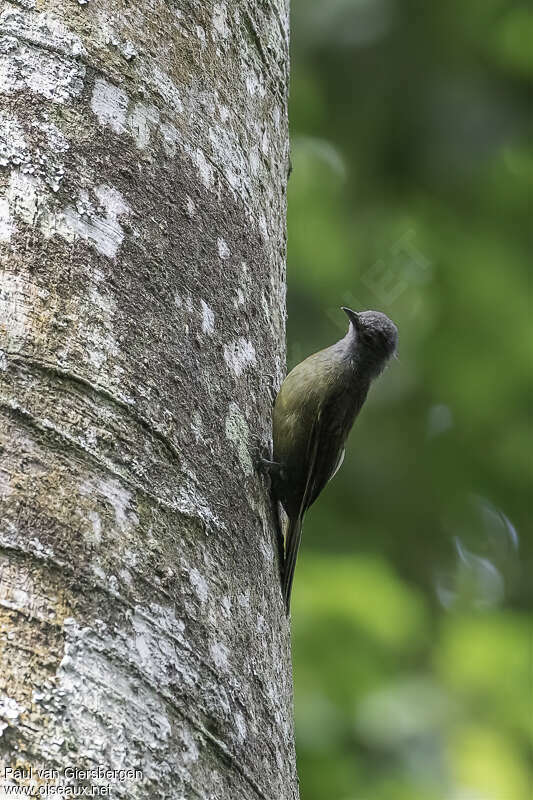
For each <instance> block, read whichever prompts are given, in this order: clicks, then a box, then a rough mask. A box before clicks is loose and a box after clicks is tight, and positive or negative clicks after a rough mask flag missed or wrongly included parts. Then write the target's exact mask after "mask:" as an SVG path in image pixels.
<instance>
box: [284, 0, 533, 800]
mask: <svg viewBox="0 0 533 800" xmlns="http://www.w3.org/2000/svg"><path fill="white" fill-rule="evenodd" d="M532 75H533V18H532V16H531V11H530V6H529V4H526V3H512V2H498V0H483V2H481V0H461V2H458V0H451V1H450V2H447V3H438V2H427V1H426V2H410V0H401V1H400V0H398V2H396V3H395V2H393V0H293V2H292V86H291V101H290V118H291V139H292V161H293V173H292V176H291V178H290V181H289V218H288V219H289V221H288V226H289V228H288V229H289V248H288V367H289V368H290V367H292V366H294V364H296V363H297V362H298V361H300V360H302V358H304V357H305V356H307V355H309V354H310V353H311V352H314V351H316V350H318V349H320V348H322V347H325V346H327V345H329V344H331V343H332V342H333V341H335V340H336V339H338V338H340V337H341V336H342V335H343V334H344V330H345V328H346V322H347V321H346V318H345V316H344V314H343V313H342V312H341V311H340V310H339V306H341V305H343V304H344V305H350V306H351V307H352V308H355V309H363V308H376V309H379V310H381V311H384V312H385V313H387V314H388V315H389V316H390V317H391V318H392V319H393V320H394V321H395V322H396V323H397V325H398V327H399V331H400V347H399V360H398V361H394V362H393V363H392V364H391V365H390V367H389V368H388V370H387V371H386V373H385V374H384V375H383V376H382V377H381V378H380V379H379V380H378V381H377V382H376V384H375V385H374V386H373V388H372V389H371V392H370V395H369V399H368V401H367V403H366V405H365V407H364V409H363V412H362V414H361V416H360V418H359V419H358V420H357V422H356V424H355V427H354V430H353V432H352V434H351V437H350V440H349V445H348V449H347V455H346V459H345V462H344V465H343V467H342V469H341V471H340V472H339V473H338V475H337V476H336V477H335V479H334V481H332V483H330V484H329V486H328V487H327V488H326V489H325V490H324V493H323V494H322V496H321V497H320V499H319V500H318V502H317V503H316V504H315V506H314V507H313V508H312V509H311V510H310V512H309V513H308V515H307V518H306V521H305V527H304V536H303V545H302V550H301V553H300V558H299V562H298V566H297V570H296V577H295V586H294V595H293V604H292V618H293V650H294V680H295V714H296V731H297V750H298V766H299V773H300V780H301V796H302V800H531V798H533V777H532V764H533V757H532V737H533V693H532V686H533V636H532V632H533V624H532V618H531V602H530V597H531V595H530V586H531V572H532V552H533V545H532V538H531V534H530V516H531V514H530V512H531V453H532V441H531V433H532V427H531V420H530V417H529V416H528V410H529V408H530V400H531V393H530V387H529V386H528V381H529V376H530V374H531V363H532V341H533V337H532V331H531V324H530V315H529V314H528V310H529V308H528V306H529V304H530V300H531V295H530V294H529V290H530V282H529V276H530V260H531V249H530V248H531V241H530V229H531V211H532V204H531V199H532V194H531V185H532V178H533V147H532V144H531V99H532V93H531V89H532V81H531V78H532Z"/></svg>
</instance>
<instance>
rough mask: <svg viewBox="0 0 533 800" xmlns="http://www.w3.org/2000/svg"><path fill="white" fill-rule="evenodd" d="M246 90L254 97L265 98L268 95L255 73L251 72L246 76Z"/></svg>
mask: <svg viewBox="0 0 533 800" xmlns="http://www.w3.org/2000/svg"><path fill="white" fill-rule="evenodd" d="M246 90H247V91H248V94H250V95H251V96H252V97H254V96H255V95H256V94H257V95H258V96H259V97H264V96H265V94H266V90H265V87H264V86H263V83H262V82H261V80H260V79H259V78H258V76H257V75H256V73H255V72H251V73H250V74H249V75H247V76H246Z"/></svg>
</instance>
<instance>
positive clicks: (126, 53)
mask: <svg viewBox="0 0 533 800" xmlns="http://www.w3.org/2000/svg"><path fill="white" fill-rule="evenodd" d="M119 49H120V52H121V54H122V57H123V58H125V59H126V61H131V60H132V59H133V58H135V56H138V55H139V53H138V52H137V50H136V49H135V46H134V44H133V42H130V40H129V39H127V40H126V41H125V42H124V44H123V45H122V46H121V47H120V48H119Z"/></svg>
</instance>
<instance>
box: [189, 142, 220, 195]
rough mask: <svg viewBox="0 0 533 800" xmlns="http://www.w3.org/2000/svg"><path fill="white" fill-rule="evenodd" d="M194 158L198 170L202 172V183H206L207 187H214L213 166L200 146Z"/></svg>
mask: <svg viewBox="0 0 533 800" xmlns="http://www.w3.org/2000/svg"><path fill="white" fill-rule="evenodd" d="M193 160H194V163H195V165H196V167H197V168H198V172H199V173H200V178H201V180H202V183H203V184H204V186H205V187H206V189H211V188H212V187H213V184H214V180H215V179H214V174H213V167H212V166H211V164H210V163H209V162H208V160H207V159H206V157H205V155H204V153H203V151H202V150H200V148H197V150H196V151H195V153H194V157H193Z"/></svg>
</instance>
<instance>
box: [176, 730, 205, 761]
mask: <svg viewBox="0 0 533 800" xmlns="http://www.w3.org/2000/svg"><path fill="white" fill-rule="evenodd" d="M181 738H182V743H183V747H182V749H181V754H180V756H181V760H182V761H183V763H184V764H186V765H188V764H194V762H195V761H198V758H199V757H200V751H199V749H198V745H197V744H196V740H195V738H194V735H193V734H192V733H191V731H190V730H189V729H188V728H187V727H185V728H183V729H182V731H181Z"/></svg>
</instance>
